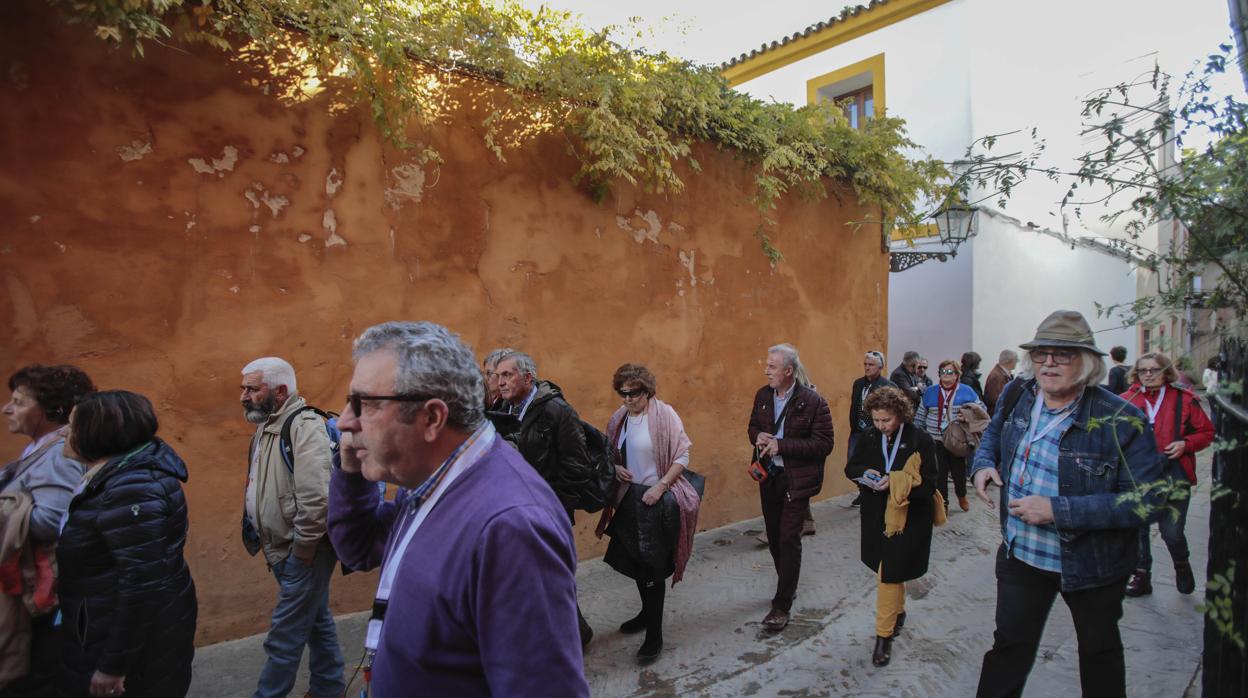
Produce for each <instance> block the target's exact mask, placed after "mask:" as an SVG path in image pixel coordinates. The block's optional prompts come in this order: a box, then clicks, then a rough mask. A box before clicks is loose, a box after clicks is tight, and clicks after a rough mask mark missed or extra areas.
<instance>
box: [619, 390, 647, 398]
mask: <svg viewBox="0 0 1248 698" xmlns="http://www.w3.org/2000/svg"><path fill="white" fill-rule="evenodd" d="M615 393H616V394H617V395H619V396H620V397H622V398H630V397H638V396H641V395H645V394H646V391H645V390H643V389H642V388H635V389H633V390H617V391H615Z"/></svg>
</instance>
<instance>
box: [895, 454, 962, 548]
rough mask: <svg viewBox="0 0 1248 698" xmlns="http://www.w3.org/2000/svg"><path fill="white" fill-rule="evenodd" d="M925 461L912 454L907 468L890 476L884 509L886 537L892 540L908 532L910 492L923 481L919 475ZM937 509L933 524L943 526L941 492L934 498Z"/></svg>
mask: <svg viewBox="0 0 1248 698" xmlns="http://www.w3.org/2000/svg"><path fill="white" fill-rule="evenodd" d="M922 462H923V459H922V458H921V457H919V454H918V453H912V454H910V457H909V458H908V459H906V467H904V468H902V469H901V470H894V471H893V472H891V473H889V474H888V500H887V502H888V503H887V504H886V505H885V507H884V536H885V537H888V538H891V537H893V536H895V535H897V534H898V533H901V532H902V531H904V530H906V515H907V514H908V513H909V512H910V509H909V507H910V490H911V489H913V488H914V487H915V486H916V485H918V484H919V483H920V482H922V481H923V476H922V475H921V474H920V473H919V464H920V463H922ZM932 500H933V501H932V504H933V505H934V507H935V510H934V512H933V513H932V523H934V524H935V525H937V526H942V525H944V523H945V519H946V516H947V515H946V514H945V498H944V497H942V496H941V494H940V493H939V492H936V493H934V495H933V496H932Z"/></svg>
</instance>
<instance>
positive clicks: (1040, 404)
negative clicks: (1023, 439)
mask: <svg viewBox="0 0 1248 698" xmlns="http://www.w3.org/2000/svg"><path fill="white" fill-rule="evenodd" d="M1074 406H1075V403H1073V402H1072V403H1070V405H1068V406H1067V407H1066V408H1064V409H1063V410H1062V411H1061V412H1058V413H1056V414H1054V415H1053V420H1052V421H1050V422H1049V423H1048V424H1046V425H1044V429H1041V430H1040V431H1039V433H1037V432H1036V427H1037V425H1039V423H1040V411H1041V410H1043V409H1044V396H1043V395H1041V394H1039V393H1037V394H1036V404H1035V406H1034V407H1032V408H1031V429H1029V430H1028V436H1027V449H1028V450H1031V445H1032V444H1034V443H1035V442H1037V441H1039V440H1040V439H1043V438H1044V437H1046V436H1048V435H1049V432H1051V431H1053V430H1054V429H1056V428H1057V427H1058V425H1060V424H1061V423H1062V422H1064V421H1066V414H1067V413H1068V412H1070V410H1071V409H1072V408H1073V407H1074Z"/></svg>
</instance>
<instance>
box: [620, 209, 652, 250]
mask: <svg viewBox="0 0 1248 698" xmlns="http://www.w3.org/2000/svg"><path fill="white" fill-rule="evenodd" d="M636 218H640V219H641V222H642V223H643V224H644V225H640V226H638V227H635V228H634V227H633V220H634V219H636ZM615 224H616V225H617V226H619V228H620V230H623V231H624V232H626V233H629V234H630V235H632V236H633V240H635V241H636V242H637V243H638V244H641V241H642V240H649V241H650V242H654V243H657V242H658V241H659V233H660V232H662V231H663V223H662V222H660V221H659V214H657V213H655V212H654V211H646V212H645V213H642V211H641V209H637V210H636V211H633V215H632V216H616V217H615Z"/></svg>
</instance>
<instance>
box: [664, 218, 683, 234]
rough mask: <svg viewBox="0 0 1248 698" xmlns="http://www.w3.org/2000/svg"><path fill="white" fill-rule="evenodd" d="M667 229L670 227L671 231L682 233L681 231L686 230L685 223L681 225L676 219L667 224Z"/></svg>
mask: <svg viewBox="0 0 1248 698" xmlns="http://www.w3.org/2000/svg"><path fill="white" fill-rule="evenodd" d="M667 229H668V230H670V231H671V232H673V233H677V234H680V233H683V232H685V226H683V225H681V224H679V223H677V222H676V221H672V222H670V223H668V224H667Z"/></svg>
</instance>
